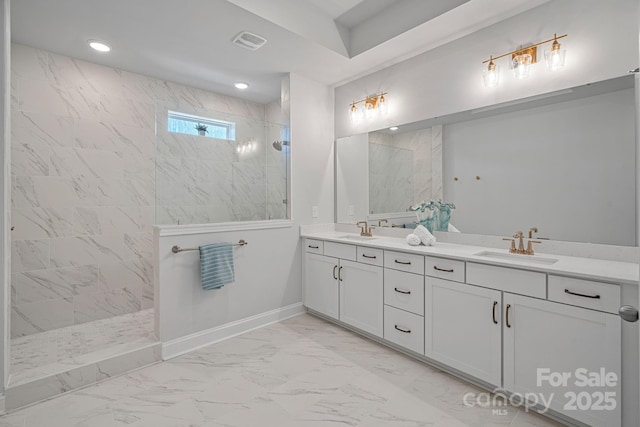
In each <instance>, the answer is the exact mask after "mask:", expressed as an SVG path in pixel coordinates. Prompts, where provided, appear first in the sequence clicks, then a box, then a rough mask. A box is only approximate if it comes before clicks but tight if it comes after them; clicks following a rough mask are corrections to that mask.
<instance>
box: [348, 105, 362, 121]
mask: <svg viewBox="0 0 640 427" xmlns="http://www.w3.org/2000/svg"><path fill="white" fill-rule="evenodd" d="M349 117H350V118H351V123H354V124H355V123H358V122H359V121H360V111H359V110H358V107H356V103H355V102H354V103H353V104H351V107H350V108H349Z"/></svg>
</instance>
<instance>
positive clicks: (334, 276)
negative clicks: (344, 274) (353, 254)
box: [333, 265, 338, 280]
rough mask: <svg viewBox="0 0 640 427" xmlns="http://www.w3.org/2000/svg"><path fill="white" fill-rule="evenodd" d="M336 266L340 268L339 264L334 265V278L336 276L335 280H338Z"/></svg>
mask: <svg viewBox="0 0 640 427" xmlns="http://www.w3.org/2000/svg"><path fill="white" fill-rule="evenodd" d="M336 268H338V266H337V265H334V266H333V278H334V279H335V280H338V277H337V276H336Z"/></svg>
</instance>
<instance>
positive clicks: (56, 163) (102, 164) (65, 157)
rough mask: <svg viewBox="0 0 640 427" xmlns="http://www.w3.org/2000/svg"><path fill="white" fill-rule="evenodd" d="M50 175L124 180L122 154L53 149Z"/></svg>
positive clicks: (102, 151)
mask: <svg viewBox="0 0 640 427" xmlns="http://www.w3.org/2000/svg"><path fill="white" fill-rule="evenodd" d="M51 175H58V176H68V177H77V176H89V177H95V178H102V179H124V159H123V154H122V153H120V152H114V151H106V150H86V149H81V148H53V149H52V152H51Z"/></svg>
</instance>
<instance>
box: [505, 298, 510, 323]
mask: <svg viewBox="0 0 640 427" xmlns="http://www.w3.org/2000/svg"><path fill="white" fill-rule="evenodd" d="M509 309H511V304H507V312H506V322H505V325H507V328H510V327H511V325H510V324H509Z"/></svg>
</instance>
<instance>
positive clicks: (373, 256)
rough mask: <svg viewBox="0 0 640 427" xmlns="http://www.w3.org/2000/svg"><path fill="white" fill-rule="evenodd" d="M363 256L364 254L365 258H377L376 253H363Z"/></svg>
mask: <svg viewBox="0 0 640 427" xmlns="http://www.w3.org/2000/svg"><path fill="white" fill-rule="evenodd" d="M362 256H363V257H364V258H369V259H376V258H377V257H376V256H375V255H367V254H362Z"/></svg>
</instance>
